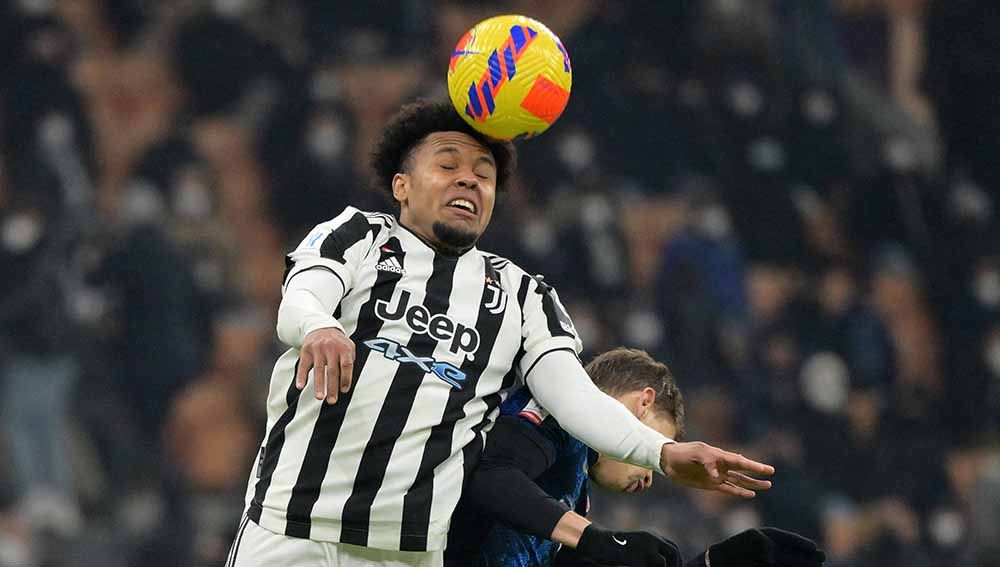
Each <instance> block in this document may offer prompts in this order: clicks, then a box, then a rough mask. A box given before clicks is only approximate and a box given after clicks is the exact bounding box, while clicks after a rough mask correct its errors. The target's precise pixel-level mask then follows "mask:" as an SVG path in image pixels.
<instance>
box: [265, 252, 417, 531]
mask: <svg viewBox="0 0 1000 567" xmlns="http://www.w3.org/2000/svg"><path fill="white" fill-rule="evenodd" d="M389 243H391V244H392V245H394V247H395V248H396V249H401V246H400V243H399V240H398V239H396V238H395V237H393V238H390V239H389ZM388 256H389V255H383V257H382V258H380V261H381V260H385V259H386V258H388ZM395 256H396V258H397V259H398V260H399V262H400V264H402V263H403V261H404V257H403V256H402V255H395ZM401 277H402V276H401V275H400V274H397V273H395V272H389V271H381V270H380V271H378V276H376V279H375V284H374V285H373V286H372V291H371V296H370V297H369V298H368V301H366V302H365V304H364V305H363V306H361V311H360V312H359V313H358V325H357V328H356V329H355V330H354V333H352V334H351V340H353V341H354V348H355V349H356V355H355V359H354V384H353V385H352V386H351V389H350V390H349V391H348V392H347V393H346V394H345V393H342V394H340V396H339V398H338V399H337V403H336V404H334V405H332V406H331V405H329V404H327V403H323V405H322V407H321V408H320V410H319V417H318V418H317V419H316V425H315V427H314V428H313V434H312V438H310V439H309V446H308V447H307V448H306V454H305V457H304V458H303V459H302V468H301V469H300V470H299V477H298V479H297V480H296V482H295V488H293V489H292V497H291V498H290V499H289V501H288V509H287V515H286V521H287V523H286V526H285V535H288V536H291V537H301V538H308V537H309V533H310V531H311V529H312V520H311V519H310V517H311V515H312V509H313V507H314V506H315V505H316V501H317V500H319V493H320V488H321V487H322V485H323V477H325V476H326V469H327V467H328V466H329V464H330V454H331V453H332V452H333V447H334V445H336V444H337V437H338V436H339V435H340V428H341V427H342V426H343V425H344V416H345V415H346V414H347V408H348V406H350V404H351V398H352V397H353V394H354V391H355V390H357V388H358V380H359V379H360V378H361V374H362V371H363V370H364V367H365V363H366V362H367V361H368V356H369V355H370V354H371V349H369V348H368V347H367V346H365V345H364V343H363V342H361V341H360V340H358V339H359V337H374V336H377V335H378V333H379V331H380V330H381V329H382V325H383V324H384V321H382V319H379V318H378V316H377V315H375V303H376V302H378V301H379V300H383V301H390V300H391V299H392V294H393V292H394V291H395V290H396V284H397V283H399V279H400V278H401Z"/></svg>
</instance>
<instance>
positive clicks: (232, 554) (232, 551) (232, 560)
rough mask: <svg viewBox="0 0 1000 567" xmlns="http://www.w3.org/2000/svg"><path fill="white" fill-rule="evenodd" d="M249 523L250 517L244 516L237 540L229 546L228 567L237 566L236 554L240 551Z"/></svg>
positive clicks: (237, 532) (237, 533)
mask: <svg viewBox="0 0 1000 567" xmlns="http://www.w3.org/2000/svg"><path fill="white" fill-rule="evenodd" d="M249 521H250V517H249V516H247V515H246V514H244V515H243V521H242V522H240V528H239V529H238V530H236V538H235V539H233V544H232V545H231V546H229V556H228V558H227V559H226V567H232V566H233V565H236V554H237V553H238V552H239V549H240V540H242V539H243V530H245V529H247V522H249Z"/></svg>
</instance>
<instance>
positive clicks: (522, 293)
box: [517, 274, 532, 326]
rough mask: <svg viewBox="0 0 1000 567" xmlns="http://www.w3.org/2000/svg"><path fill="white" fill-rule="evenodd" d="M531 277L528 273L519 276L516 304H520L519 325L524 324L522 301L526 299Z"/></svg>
mask: <svg viewBox="0 0 1000 567" xmlns="http://www.w3.org/2000/svg"><path fill="white" fill-rule="evenodd" d="M531 280H532V277H531V276H529V275H528V274H524V275H523V276H521V285H520V286H519V287H518V288H517V304H518V305H520V306H521V325H522V326H523V325H524V302H525V301H527V300H528V287H530V286H531Z"/></svg>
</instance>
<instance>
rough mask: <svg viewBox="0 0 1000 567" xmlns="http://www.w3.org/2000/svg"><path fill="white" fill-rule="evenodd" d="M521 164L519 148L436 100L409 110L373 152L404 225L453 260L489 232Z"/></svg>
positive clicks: (382, 187) (376, 169) (387, 129)
mask: <svg viewBox="0 0 1000 567" xmlns="http://www.w3.org/2000/svg"><path fill="white" fill-rule="evenodd" d="M515 162H516V151H515V150H514V146H513V144H511V143H510V142H502V141H499V140H494V139H492V138H488V137H487V136H484V135H483V134H481V133H479V132H477V131H476V130H474V129H473V128H472V127H470V126H469V125H468V124H466V123H465V121H464V120H462V118H461V117H460V116H459V115H458V113H457V112H456V111H455V109H454V108H453V107H452V105H451V104H450V103H448V102H436V101H428V100H420V101H417V102H414V103H412V104H408V105H405V106H403V108H402V109H401V110H400V111H399V112H398V113H397V114H396V115H395V116H393V117H392V118H391V119H390V120H389V123H388V124H386V126H385V128H384V130H383V131H382V136H381V138H380V139H379V140H378V142H376V144H375V151H374V153H373V154H372V169H373V170H374V172H375V174H376V176H377V183H378V184H379V189H380V190H383V191H387V192H388V193H389V194H390V196H391V197H392V199H393V200H394V201H395V202H396V203H397V204H398V205H399V220H400V222H401V223H402V224H403V225H404V226H406V227H407V228H408V229H410V230H412V231H413V232H415V233H416V234H417V235H418V236H420V237H422V238H423V239H425V240H427V241H429V242H430V243H431V244H432V245H433V246H434V247H435V248H437V249H438V250H441V251H443V252H446V253H452V254H454V253H459V252H462V251H464V250H466V249H468V248H470V247H471V246H473V245H474V244H475V243H476V241H477V240H479V237H480V236H481V235H482V233H483V232H484V231H485V230H486V227H487V226H488V225H489V223H490V218H491V217H492V216H493V205H494V203H495V201H496V194H497V192H498V191H502V190H503V189H504V187H505V183H506V182H507V181H508V180H509V178H510V176H511V175H512V174H513V171H514V167H515Z"/></svg>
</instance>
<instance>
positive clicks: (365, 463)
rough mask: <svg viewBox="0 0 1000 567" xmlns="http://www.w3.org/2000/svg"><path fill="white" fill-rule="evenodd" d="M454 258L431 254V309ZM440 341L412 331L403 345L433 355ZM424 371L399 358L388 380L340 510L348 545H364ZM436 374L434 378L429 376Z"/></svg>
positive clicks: (448, 280) (448, 283)
mask: <svg viewBox="0 0 1000 567" xmlns="http://www.w3.org/2000/svg"><path fill="white" fill-rule="evenodd" d="M456 265H457V262H456V261H455V260H454V259H450V258H446V257H444V256H441V255H439V254H435V255H434V269H433V271H432V272H431V277H430V278H429V279H428V280H427V285H426V288H425V289H426V293H425V296H424V302H423V304H424V307H426V308H427V310H428V311H430V312H431V313H447V312H448V304H449V298H450V296H451V290H452V285H453V284H454V279H455V268H456ZM437 344H438V341H437V340H436V339H434V338H432V337H431V336H430V335H429V334H426V333H422V334H413V335H411V336H410V340H409V341H407V343H406V348H407V349H408V350H410V351H411V352H412V353H413V355H414V356H433V354H434V349H435V347H437ZM425 378H426V375H425V374H424V371H423V370H421V369H420V367H419V366H417V365H416V364H400V365H399V366H398V368H397V369H396V374H395V375H394V376H393V377H392V384H390V386H389V392H388V394H387V395H386V398H385V402H384V403H383V404H382V409H381V410H380V411H379V414H378V419H376V421H375V427H374V429H373V430H372V435H371V438H369V439H368V444H367V445H366V446H365V451H364V453H363V454H362V455H361V463H360V464H359V465H358V475H357V477H356V478H355V479H354V488H353V490H352V491H351V495H350V496H349V497H348V498H347V502H345V503H344V512H343V515H342V516H341V530H340V542H341V543H347V544H352V545H361V546H365V545H368V522H369V519H370V518H371V506H372V503H374V502H375V495H376V494H377V493H378V490H379V488H381V487H382V482H383V481H384V480H385V472H386V468H387V467H388V465H389V458H390V457H391V455H392V449H393V447H394V446H395V444H396V440H397V439H398V438H399V436H400V434H401V433H402V432H403V427H404V426H405V425H406V419H407V417H409V415H410V411H411V409H412V408H413V402H414V400H415V399H416V397H417V390H418V389H419V388H420V385H421V384H422V383H423V381H424V379H425ZM429 379H430V380H436V378H433V377H431V378H429Z"/></svg>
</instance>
